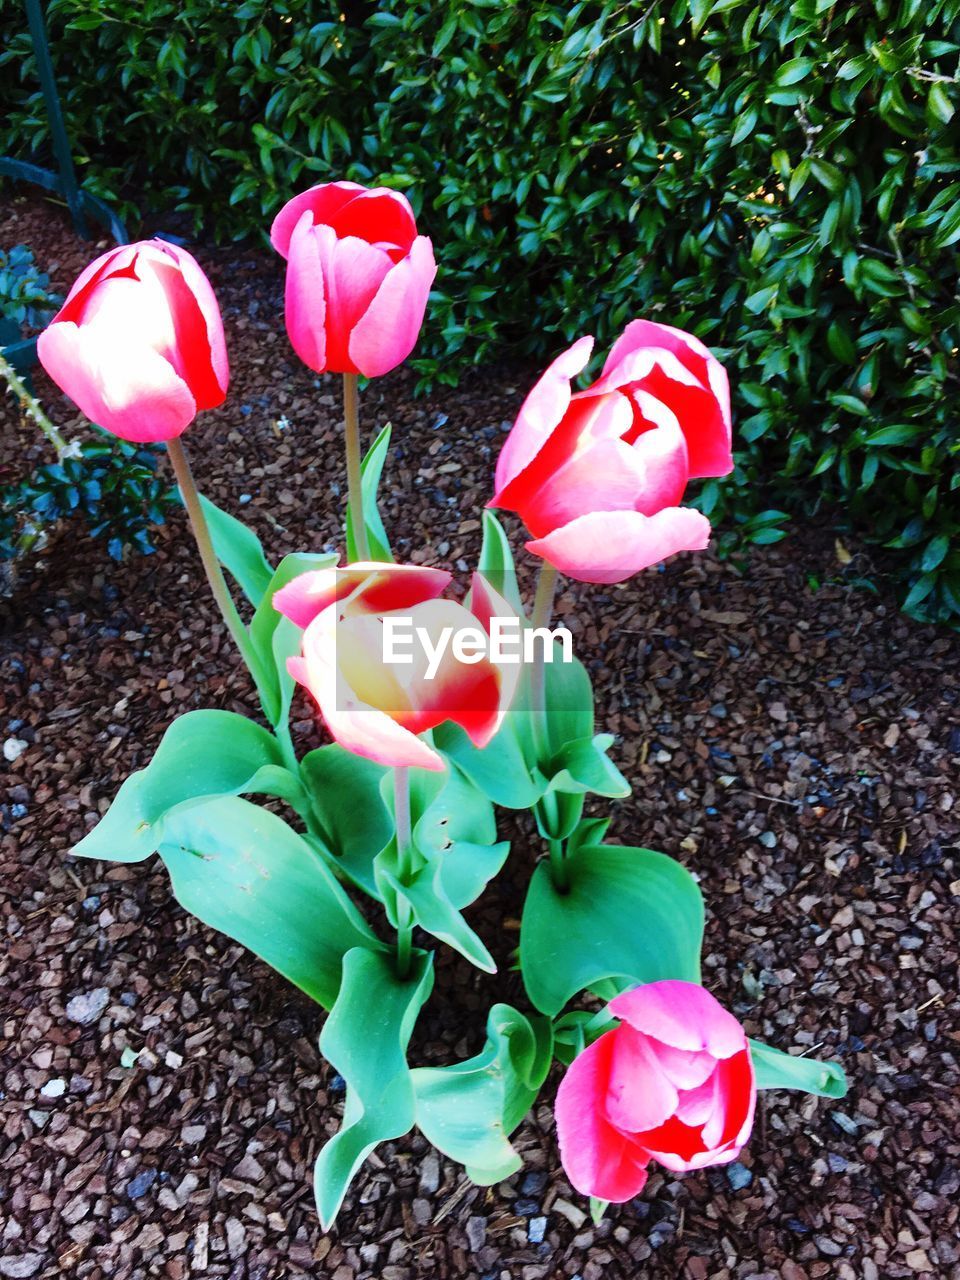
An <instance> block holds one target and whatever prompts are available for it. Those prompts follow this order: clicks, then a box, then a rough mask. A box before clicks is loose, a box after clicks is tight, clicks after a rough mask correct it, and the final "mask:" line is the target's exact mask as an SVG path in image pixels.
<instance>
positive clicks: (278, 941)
mask: <svg viewBox="0 0 960 1280" xmlns="http://www.w3.org/2000/svg"><path fill="white" fill-rule="evenodd" d="M160 857H161V858H162V859H163V861H164V863H165V865H166V867H167V870H168V871H169V873H170V879H171V881H172V884H173V892H174V894H175V896H176V898H177V901H178V902H179V903H180V905H181V906H182V907H183V908H184V909H185V910H187V911H190V912H192V914H193V915H195V916H196V917H197V918H198V919H199V920H202V921H203V923H204V924H206V925H209V926H210V928H211V929H219V930H220V932H221V933H225V934H227V935H228V936H229V937H231V938H233V939H235V941H237V942H239V943H242V944H243V946H245V947H249V948H250V950H251V951H253V952H254V953H255V954H256V955H258V956H259V957H260V958H261V959H262V960H265V961H266V962H267V964H269V965H271V966H272V967H273V968H274V969H276V970H277V972H278V973H281V974H283V976H284V977H285V978H288V979H289V980H290V981H291V982H292V983H294V984H295V985H296V986H298V987H299V988H300V989H301V991H304V992H306V994H307V995H308V996H310V997H311V999H313V1000H316V1001H317V1002H318V1003H319V1004H322V1005H323V1006H324V1007H325V1008H328V1009H329V1008H330V1007H331V1005H332V1004H333V1002H334V1000H335V999H336V997H337V992H338V990H339V988H340V969H341V961H342V959H343V957H344V954H345V953H347V952H349V951H350V950H351V949H352V948H354V947H370V948H378V949H380V950H382V949H383V944H382V943H380V942H378V941H377V938H376V937H375V935H374V934H373V933H372V932H371V930H370V928H369V926H368V925H367V924H366V922H365V921H364V919H363V917H362V916H361V915H360V913H359V912H358V911H357V909H356V907H355V906H354V905H353V903H352V902H351V901H350V899H349V898H348V897H347V895H346V893H345V892H344V890H343V889H342V888H341V887H340V885H339V884H338V883H337V881H336V879H335V878H334V876H333V875H331V873H330V872H329V871H328V870H327V868H326V866H325V865H324V863H323V860H322V859H321V858H320V857H319V856H318V855H317V853H315V852H314V850H313V849H311V848H310V846H309V845H308V844H307V842H306V841H305V840H304V839H303V837H302V836H299V835H298V834H297V833H296V832H295V831H293V830H292V829H291V828H290V827H288V826H287V824H286V823H285V822H284V821H283V819H282V818H278V817H277V816H276V814H273V813H270V812H268V811H267V810H266V809H261V808H260V807H259V806H258V805H255V804H251V803H250V802H249V801H248V800H241V799H239V797H237V796H231V797H229V798H224V799H220V800H211V801H210V802H208V803H207V804H202V805H191V806H189V807H183V808H180V809H177V810H175V811H174V812H173V813H172V814H170V815H169V816H168V817H167V819H166V821H165V822H164V824H163V839H162V841H161V843H160Z"/></svg>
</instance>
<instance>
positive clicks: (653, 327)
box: [600, 320, 733, 478]
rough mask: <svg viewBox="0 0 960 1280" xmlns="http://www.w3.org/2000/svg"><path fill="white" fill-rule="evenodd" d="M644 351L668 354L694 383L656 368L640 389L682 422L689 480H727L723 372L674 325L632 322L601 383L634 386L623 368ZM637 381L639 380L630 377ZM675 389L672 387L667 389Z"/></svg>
mask: <svg viewBox="0 0 960 1280" xmlns="http://www.w3.org/2000/svg"><path fill="white" fill-rule="evenodd" d="M644 348H647V349H650V348H659V349H661V350H662V351H665V352H669V354H670V355H671V356H673V357H675V359H676V360H678V361H679V362H680V364H681V365H683V367H684V368H685V369H686V370H688V371H689V372H690V373H691V374H692V375H693V377H694V379H695V380H696V384H697V385H696V386H694V385H693V384H691V383H690V382H689V381H688V380H687V379H678V378H677V377H676V373H675V370H674V371H673V372H672V373H671V370H670V367H669V366H668V365H667V363H666V362H663V361H661V362H659V363H658V364H657V365H656V366H654V367H653V368H651V370H650V371H649V373H648V374H645V375H642V376H643V377H644V379H645V380H644V389H645V390H648V391H651V392H652V393H653V394H654V395H657V396H659V397H660V398H661V399H663V400H664V401H665V402H666V403H667V404H668V405H669V406H670V407H671V408H672V409H673V410H674V412H675V413H676V415H677V417H678V418H679V419H680V425H681V426H682V428H683V432H684V434H685V435H686V437H687V443H688V445H689V448H690V475H691V477H693V478H696V477H705V476H725V475H727V474H729V472H730V471H732V469H733V456H732V453H731V442H732V421H733V419H732V414H731V409H730V383H729V380H728V378H727V374H726V370H725V369H724V367H723V365H722V364H721V363H720V362H719V360H717V358H716V357H715V356H714V355H713V353H712V352H711V351H710V349H709V348H708V347H706V346H705V345H704V344H703V343H702V342H701V341H700V339H699V338H695V337H694V336H693V334H691V333H685V332H684V331H683V330H682V329H675V328H674V327H673V326H672V325H666V324H656V323H654V322H653V321H651V320H634V321H632V322H631V323H630V324H628V325H627V327H626V329H624V331H623V333H622V334H621V335H620V337H619V338H618V339H617V341H616V342H615V343H614V345H613V347H612V348H611V350H610V354H609V355H608V356H607V362H606V364H605V365H604V367H603V373H602V374H601V375H600V376H601V380H605V379H607V378H611V379H612V380H614V381H615V382H617V383H618V385H622V383H623V381H626V380H628V378H629V380H633V377H630V375H627V376H624V372H623V369H622V367H621V366H623V365H624V362H625V361H627V360H628V359H629V357H630V356H632V355H633V354H634V353H636V352H637V351H639V350H642V349H644ZM633 376H634V377H635V376H639V375H633ZM668 382H669V383H674V384H676V385H672V386H670V385H667V384H668Z"/></svg>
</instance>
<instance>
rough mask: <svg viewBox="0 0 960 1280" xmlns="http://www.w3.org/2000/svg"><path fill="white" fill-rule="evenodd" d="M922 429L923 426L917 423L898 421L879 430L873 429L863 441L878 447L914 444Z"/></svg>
mask: <svg viewBox="0 0 960 1280" xmlns="http://www.w3.org/2000/svg"><path fill="white" fill-rule="evenodd" d="M922 430H923V428H922V427H921V426H920V425H919V424H917V423H910V422H898V423H895V424H894V425H892V426H889V427H881V428H880V429H879V431H871V433H870V434H869V435H868V436H867V438H866V440H864V442H863V443H864V444H866V445H871V446H876V447H880V446H886V447H889V446H891V445H897V444H912V443H913V441H914V440H916V439H917V437H918V436H919V435H920V434H921V432H922Z"/></svg>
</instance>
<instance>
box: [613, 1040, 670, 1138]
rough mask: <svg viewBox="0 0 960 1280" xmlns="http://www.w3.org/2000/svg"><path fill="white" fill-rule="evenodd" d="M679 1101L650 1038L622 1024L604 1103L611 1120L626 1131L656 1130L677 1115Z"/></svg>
mask: <svg viewBox="0 0 960 1280" xmlns="http://www.w3.org/2000/svg"><path fill="white" fill-rule="evenodd" d="M679 1101H680V1095H679V1094H678V1092H677V1089H676V1086H675V1085H674V1084H673V1082H672V1081H671V1080H670V1079H669V1078H668V1076H667V1075H666V1073H665V1072H664V1071H662V1070H660V1066H659V1063H658V1061H657V1056H656V1054H655V1053H654V1051H653V1049H652V1047H651V1045H650V1042H649V1039H648V1037H647V1036H644V1035H638V1034H637V1033H636V1032H635V1031H633V1030H632V1029H631V1028H630V1027H621V1028H620V1029H619V1030H618V1031H617V1033H616V1035H615V1036H614V1037H613V1052H612V1054H611V1059H610V1075H609V1077H608V1081H607V1096H606V1100H605V1103H604V1105H605V1107H606V1111H607V1118H608V1119H609V1121H610V1123H611V1124H613V1125H616V1127H617V1128H618V1129H622V1130H623V1131H624V1132H625V1133H640V1132H641V1131H643V1130H645V1129H655V1128H656V1127H657V1126H658V1125H661V1124H663V1122H664V1121H665V1120H668V1119H669V1118H670V1117H671V1116H672V1115H673V1114H674V1112H675V1111H676V1109H677V1105H678V1103H679Z"/></svg>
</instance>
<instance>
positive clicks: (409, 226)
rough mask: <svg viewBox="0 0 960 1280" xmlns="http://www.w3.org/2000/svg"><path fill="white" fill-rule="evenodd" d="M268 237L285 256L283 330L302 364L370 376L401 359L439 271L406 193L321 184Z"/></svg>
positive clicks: (280, 217)
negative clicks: (285, 328) (284, 319)
mask: <svg viewBox="0 0 960 1280" xmlns="http://www.w3.org/2000/svg"><path fill="white" fill-rule="evenodd" d="M270 239H271V240H272V241H273V247H274V248H275V249H276V250H277V252H278V253H280V254H282V255H283V257H284V258H286V260H287V286H286V319H287V333H288V334H289V335H290V341H291V343H292V344H293V349H294V351H296V353H297V355H298V356H299V357H300V359H301V360H302V361H303V362H304V364H307V365H309V366H310V368H311V369H315V370H316V371H317V373H323V372H325V371H326V370H328V369H329V370H330V371H332V372H333V373H362V374H363V375H364V377H367V378H375V377H378V376H379V375H380V374H383V373H389V372H390V370H391V369H395V368H396V367H397V365H398V364H402V363H403V361H404V360H406V358H407V356H408V355H409V354H410V352H411V351H412V350H413V348H414V346H415V345H416V341H417V337H418V335H419V333H420V326H421V324H422V323H423V314H424V311H425V310H426V307H427V296H428V295H429V293H430V286H431V284H432V283H433V277H434V276H435V275H436V274H437V267H436V263H435V262H434V260H433V246H432V245H431V243H430V241H429V239H428V238H427V237H426V236H418V235H417V224H416V222H415V221H414V217H413V210H412V209H411V208H410V204H409V202H408V201H407V199H406V197H405V196H402V195H401V194H400V193H399V192H398V191H390V190H388V189H387V188H386V187H376V188H374V189H373V190H372V191H371V190H367V188H365V187H361V186H358V184H357V183H355V182H327V183H321V185H320V186H318V187H311V189H310V190H309V191H304V192H302V193H301V194H300V195H298V196H294V197H293V199H292V200H289V201H288V202H287V203H286V204H285V205H284V206H283V208H282V209H281V210H280V212H279V213H278V214H277V216H276V218H275V219H274V222H273V226H272V227H271V229H270Z"/></svg>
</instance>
